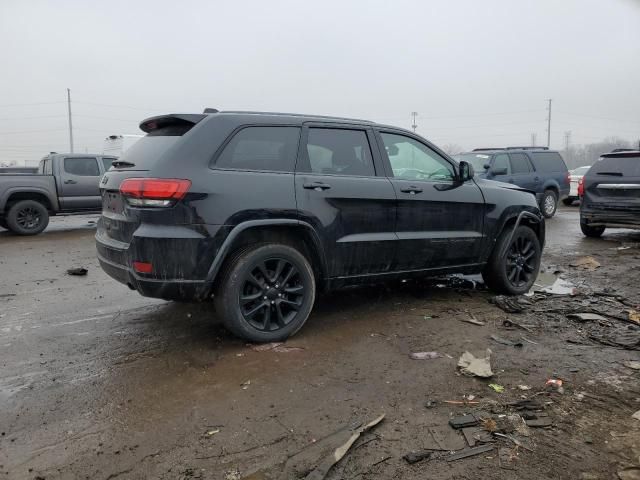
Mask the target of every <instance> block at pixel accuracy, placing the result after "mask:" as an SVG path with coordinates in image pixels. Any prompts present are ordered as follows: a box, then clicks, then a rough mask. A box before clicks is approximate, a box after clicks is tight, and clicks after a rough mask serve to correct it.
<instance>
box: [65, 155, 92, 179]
mask: <svg viewBox="0 0 640 480" xmlns="http://www.w3.org/2000/svg"><path fill="white" fill-rule="evenodd" d="M64 171H65V172H67V173H70V174H71V175H78V176H79V177H98V176H99V175H100V169H99V168H98V160H96V159H95V158H80V157H75V158H65V159H64Z"/></svg>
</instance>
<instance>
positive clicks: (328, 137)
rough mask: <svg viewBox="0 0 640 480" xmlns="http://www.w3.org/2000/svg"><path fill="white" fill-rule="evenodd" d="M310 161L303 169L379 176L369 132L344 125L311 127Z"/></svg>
mask: <svg viewBox="0 0 640 480" xmlns="http://www.w3.org/2000/svg"><path fill="white" fill-rule="evenodd" d="M307 158H308V161H309V164H308V165H306V166H304V167H302V168H301V170H307V171H310V172H313V173H319V174H327V175H357V176H375V174H376V172H375V168H374V166H373V157H372V156H371V147H370V146H369V139H368V138H367V132H365V131H364V130H348V129H341V128H314V127H311V128H309V135H308V138H307Z"/></svg>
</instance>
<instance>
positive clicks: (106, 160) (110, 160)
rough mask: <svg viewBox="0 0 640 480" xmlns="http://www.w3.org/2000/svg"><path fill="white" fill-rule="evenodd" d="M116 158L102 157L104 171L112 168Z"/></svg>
mask: <svg viewBox="0 0 640 480" xmlns="http://www.w3.org/2000/svg"><path fill="white" fill-rule="evenodd" d="M114 160H115V158H111V157H102V163H103V165H104V171H105V172H106V171H107V170H109V169H110V168H111V164H112V163H113V161H114Z"/></svg>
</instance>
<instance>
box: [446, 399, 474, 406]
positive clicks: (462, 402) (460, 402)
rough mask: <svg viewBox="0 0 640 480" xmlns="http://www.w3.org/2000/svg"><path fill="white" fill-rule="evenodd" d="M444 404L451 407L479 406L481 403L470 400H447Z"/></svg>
mask: <svg viewBox="0 0 640 480" xmlns="http://www.w3.org/2000/svg"><path fill="white" fill-rule="evenodd" d="M444 403H448V404H449V405H479V404H480V402H471V401H468V400H445V401H444Z"/></svg>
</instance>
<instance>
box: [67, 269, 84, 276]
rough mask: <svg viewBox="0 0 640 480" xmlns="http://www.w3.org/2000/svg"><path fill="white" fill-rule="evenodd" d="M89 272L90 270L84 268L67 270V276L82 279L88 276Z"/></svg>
mask: <svg viewBox="0 0 640 480" xmlns="http://www.w3.org/2000/svg"><path fill="white" fill-rule="evenodd" d="M88 271H89V270H87V269H86V268H84V267H78V268H70V269H69V270H67V275H75V276H79V277H82V276H83V275H86V274H87V272H88Z"/></svg>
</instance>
